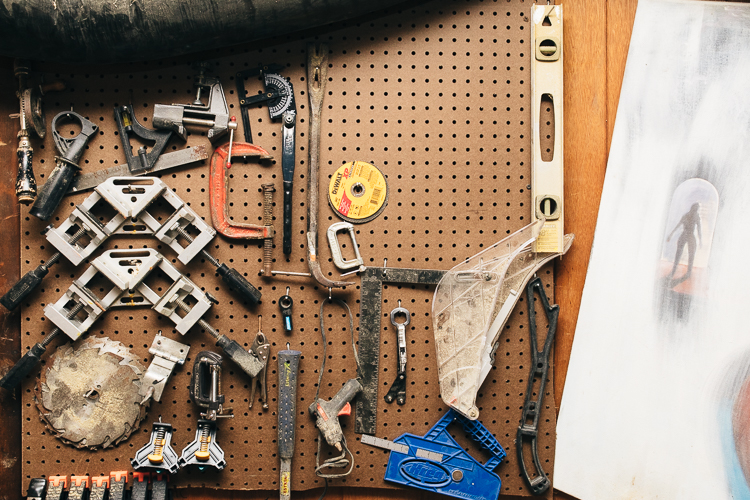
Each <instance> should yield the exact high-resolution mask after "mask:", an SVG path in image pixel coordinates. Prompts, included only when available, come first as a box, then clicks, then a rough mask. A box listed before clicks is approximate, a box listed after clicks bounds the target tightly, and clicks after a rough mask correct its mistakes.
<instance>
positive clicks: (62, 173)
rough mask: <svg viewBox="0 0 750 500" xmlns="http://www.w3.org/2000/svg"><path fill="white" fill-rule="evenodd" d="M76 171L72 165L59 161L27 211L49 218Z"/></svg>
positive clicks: (66, 190) (40, 217)
mask: <svg viewBox="0 0 750 500" xmlns="http://www.w3.org/2000/svg"><path fill="white" fill-rule="evenodd" d="M77 172H78V169H77V168H76V167H74V166H73V165H71V164H69V163H65V162H61V161H59V162H58V163H57V166H56V167H55V169H54V170H53V171H52V173H51V174H50V176H49V178H48V179H47V182H45V183H44V186H42V189H41V190H40V191H39V195H38V196H37V197H36V201H35V202H34V206H32V207H31V210H30V211H29V213H30V214H31V215H33V216H34V217H36V218H38V219H41V220H47V219H49V218H50V217H51V216H52V214H53V213H54V212H55V210H57V207H58V205H60V202H61V201H62V199H63V196H65V193H67V192H68V188H69V187H70V183H71V182H73V177H75V175H76V173H77Z"/></svg>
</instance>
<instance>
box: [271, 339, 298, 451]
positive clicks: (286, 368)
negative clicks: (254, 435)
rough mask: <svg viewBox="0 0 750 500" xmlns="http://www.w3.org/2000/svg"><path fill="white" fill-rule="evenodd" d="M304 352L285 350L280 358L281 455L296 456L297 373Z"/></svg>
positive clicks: (279, 354)
mask: <svg viewBox="0 0 750 500" xmlns="http://www.w3.org/2000/svg"><path fill="white" fill-rule="evenodd" d="M301 356H302V353H301V352H300V351H294V350H289V349H286V350H283V351H279V352H278V353H277V357H278V359H279V457H281V458H289V459H291V458H292V457H293V456H294V430H295V417H296V415H297V374H298V373H299V362H300V358H301Z"/></svg>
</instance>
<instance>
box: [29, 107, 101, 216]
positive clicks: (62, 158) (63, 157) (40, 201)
mask: <svg viewBox="0 0 750 500" xmlns="http://www.w3.org/2000/svg"><path fill="white" fill-rule="evenodd" d="M66 120H67V121H72V122H77V123H78V125H80V127H81V130H80V132H79V133H78V135H76V136H75V137H71V138H64V137H63V136H62V135H61V134H60V131H59V130H58V124H59V122H60V121H66ZM97 130H99V126H98V125H96V124H94V123H93V122H90V121H89V120H87V119H86V118H84V117H83V116H81V115H79V114H78V113H75V112H73V111H63V112H62V113H58V114H57V116H55V117H54V118H53V119H52V137H53V138H54V140H55V146H56V147H57V152H58V153H59V156H55V168H54V169H53V170H52V172H51V173H50V174H49V177H47V182H45V183H44V186H42V189H41V191H40V192H39V196H38V197H37V199H36V201H35V202H34V205H32V207H31V210H30V211H29V213H30V214H31V215H33V216H34V217H37V218H39V219H41V220H47V219H49V218H50V217H51V216H52V213H53V212H54V211H55V210H57V207H58V205H60V202H61V201H62V199H63V197H64V196H65V193H67V192H68V188H69V187H70V183H71V182H73V177H74V176H75V175H76V174H77V173H78V172H79V171H80V170H81V167H79V166H78V162H79V161H80V159H81V156H83V152H84V151H85V150H86V144H88V142H89V140H91V138H92V136H93V135H94V134H95V133H96V132H97Z"/></svg>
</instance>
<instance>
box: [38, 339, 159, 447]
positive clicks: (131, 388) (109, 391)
mask: <svg viewBox="0 0 750 500" xmlns="http://www.w3.org/2000/svg"><path fill="white" fill-rule="evenodd" d="M145 371H146V370H145V368H144V367H143V365H141V363H140V362H139V361H138V358H137V357H136V355H135V354H134V353H132V352H131V351H130V349H128V348H127V347H125V346H124V345H123V344H121V343H120V342H116V341H113V340H110V339H109V338H106V337H105V338H97V337H92V338H88V339H86V340H84V341H83V342H82V343H81V344H80V345H79V346H78V347H77V348H75V349H74V348H73V345H71V344H65V345H63V346H61V347H60V348H58V349H57V351H56V352H55V353H54V354H53V355H52V356H50V359H49V361H48V362H47V368H46V369H43V370H42V373H41V374H40V376H39V379H38V380H37V384H36V390H35V402H36V405H37V409H38V410H39V415H40V417H41V419H42V421H43V422H44V423H45V425H46V426H47V428H48V429H49V430H50V431H52V434H53V435H54V436H55V437H57V438H59V439H60V440H61V441H63V442H64V443H67V444H70V445H73V446H75V447H76V448H88V449H90V450H97V449H99V448H107V447H109V446H116V445H118V444H119V443H121V442H122V441H124V440H126V439H127V438H128V437H129V436H130V434H132V433H133V432H134V431H135V430H136V429H138V426H139V425H140V423H141V420H143V418H144V417H145V415H146V406H142V405H141V404H140V403H141V400H142V399H143V397H142V396H140V395H139V394H138V391H139V390H140V387H141V380H142V377H143V374H144V373H145Z"/></svg>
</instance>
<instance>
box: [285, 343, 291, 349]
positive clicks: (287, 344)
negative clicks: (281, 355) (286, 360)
mask: <svg viewBox="0 0 750 500" xmlns="http://www.w3.org/2000/svg"><path fill="white" fill-rule="evenodd" d="M289 347H290V346H289V342H287V343H286V350H287V351H288V350H289Z"/></svg>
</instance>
